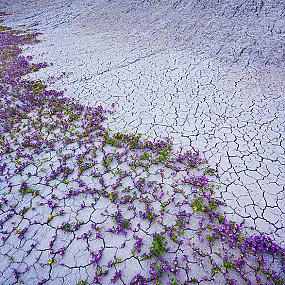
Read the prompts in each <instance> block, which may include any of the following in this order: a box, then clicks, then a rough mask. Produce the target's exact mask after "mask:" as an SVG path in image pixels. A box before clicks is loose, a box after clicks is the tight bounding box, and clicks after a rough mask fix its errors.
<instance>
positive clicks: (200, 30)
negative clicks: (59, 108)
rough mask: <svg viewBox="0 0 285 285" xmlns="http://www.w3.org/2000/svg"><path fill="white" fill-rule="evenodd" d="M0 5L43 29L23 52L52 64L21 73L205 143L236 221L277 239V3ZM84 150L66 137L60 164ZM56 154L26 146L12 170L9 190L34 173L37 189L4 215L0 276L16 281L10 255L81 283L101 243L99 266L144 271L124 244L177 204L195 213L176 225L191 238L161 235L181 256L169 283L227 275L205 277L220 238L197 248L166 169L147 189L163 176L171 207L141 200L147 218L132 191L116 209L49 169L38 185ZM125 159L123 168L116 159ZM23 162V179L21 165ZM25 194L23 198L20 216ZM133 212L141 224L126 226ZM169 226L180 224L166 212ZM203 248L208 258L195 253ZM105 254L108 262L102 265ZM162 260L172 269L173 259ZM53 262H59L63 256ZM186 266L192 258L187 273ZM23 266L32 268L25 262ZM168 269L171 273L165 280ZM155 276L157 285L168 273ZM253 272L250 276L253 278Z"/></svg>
mask: <svg viewBox="0 0 285 285" xmlns="http://www.w3.org/2000/svg"><path fill="white" fill-rule="evenodd" d="M94 2H96V3H94ZM0 9H1V10H2V11H3V10H5V11H7V12H10V13H11V15H8V16H6V17H5V24H7V25H8V26H12V27H16V26H17V27H22V29H26V28H27V27H30V28H31V29H35V28H36V29H37V30H38V31H40V32H42V33H43V34H42V35H41V36H40V37H39V38H40V39H41V40H42V42H41V43H39V44H37V45H33V46H29V47H26V48H25V51H26V54H32V55H33V56H34V61H35V62H39V61H47V62H53V66H49V67H47V68H45V69H41V70H40V71H38V72H36V73H34V74H33V75H29V76H30V78H34V79H38V78H41V79H42V80H43V81H44V82H48V85H49V87H51V88H56V89H59V90H63V89H65V96H67V97H70V98H75V99H78V100H79V102H80V103H82V104H84V105H90V106H98V105H103V106H104V107H106V108H107V109H108V108H109V107H110V106H111V105H112V104H113V103H115V112H114V113H112V114H110V115H108V116H107V117H108V122H107V124H108V126H109V127H110V129H111V130H112V131H132V132H134V133H143V134H144V135H146V136H148V137H152V138H156V137H163V136H165V137H171V138H172V139H173V142H174V149H179V147H180V146H181V145H183V146H190V148H192V150H193V151H196V150H199V151H202V152H203V153H204V156H205V157H206V158H207V159H208V160H209V162H210V165H215V164H216V163H218V164H219V169H220V174H221V178H220V184H221V188H220V189H219V190H217V191H216V194H215V195H216V196H218V197H220V200H221V201H223V202H225V204H226V206H225V211H226V213H227V217H228V218H229V219H232V220H234V221H237V222H241V221H242V220H245V227H246V228H247V229H248V230H250V231H253V232H264V233H266V234H269V235H270V236H271V238H272V239H274V240H275V241H277V242H278V243H279V244H283V245H284V238H285V230H284V223H285V219H284V217H285V210H284V209H285V191H284V184H285V183H284V182H285V178H284V176H285V175H284V173H285V171H284V170H285V168H284V163H285V159H284V158H285V155H284V148H285V144H284V117H285V110H284V90H285V80H284V67H285V65H284V54H285V51H284V47H285V44H284V42H285V35H284V33H285V20H284V17H285V3H284V1H272V2H271V1H183V0H181V1H123V0H121V1H119V0H118V1H79V0H77V1H72V3H70V1H14V2H13V3H10V1H7V2H5V1H2V2H1V4H0ZM36 23H37V25H35V24H36ZM22 25H23V26H22ZM93 147H94V146H93ZM97 147H98V149H99V150H101V148H100V146H97ZM95 148H96V146H95ZM188 148H189V147H188ZM82 151H83V154H84V155H83V157H84V158H85V159H87V161H88V159H90V157H89V156H88V155H89V154H88V155H87V154H86V150H76V148H75V146H74V145H72V144H70V145H69V146H68V148H67V149H64V152H63V153H65V152H66V153H72V154H73V155H74V157H71V158H69V157H67V158H66V161H67V164H68V166H70V167H72V165H73V164H74V163H75V162H74V161H75V160H74V159H75V156H76V157H78V155H79V154H80V152H82ZM88 151H89V149H88ZM112 151H114V150H113V149H112V148H111V149H106V150H104V149H102V152H103V154H101V155H102V157H100V155H99V154H98V153H97V154H96V155H97V156H98V157H99V158H98V159H99V160H98V161H99V162H97V163H98V164H99V165H100V164H102V162H103V161H105V160H106V157H104V155H106V153H107V157H108V153H109V152H110V153H111V152H112ZM77 152H79V153H77ZM98 152H99V151H98ZM27 154H28V153H27ZM132 155H133V154H132V151H130V153H128V154H126V156H127V157H128V159H132ZM59 158H60V157H59ZM59 158H58V154H57V153H56V152H55V151H54V152H49V153H47V154H46V156H43V154H42V153H41V154H39V156H38V157H37V156H36V154H35V156H34V158H33V164H32V165H29V166H28V167H27V168H26V169H25V170H24V172H23V173H22V175H21V176H19V177H12V178H13V181H12V183H13V185H14V188H15V189H16V188H17V187H18V188H19V189H21V188H20V187H21V180H22V179H24V180H25V181H26V180H27V181H29V184H31V185H40V187H39V188H40V192H41V194H40V197H38V196H36V197H32V196H31V195H30V194H31V193H30V194H28V195H24V196H22V195H20V194H18V196H17V195H16V196H15V199H16V200H15V201H17V203H18V206H17V207H18V208H17V209H16V210H15V213H16V215H14V216H13V217H12V219H15V220H12V224H13V223H14V227H15V230H18V233H17V234H16V235H13V234H12V233H10V234H9V238H8V239H7V242H6V244H5V246H4V247H2V249H1V254H2V260H1V272H2V276H0V281H1V282H2V283H3V284H12V283H13V282H14V283H16V279H17V278H15V276H14V275H15V271H14V275H13V273H12V272H11V268H12V267H13V268H18V266H19V268H18V269H17V270H19V272H20V271H21V272H22V276H23V280H24V282H25V283H27V284H36V282H41V281H40V280H42V282H45V280H46V281H47V283H48V284H76V282H77V281H78V280H82V282H83V280H85V279H87V280H88V282H90V283H91V282H92V280H93V281H94V279H93V278H94V276H93V275H94V263H95V264H97V263H96V261H94V260H96V254H97V255H99V256H100V249H101V248H104V256H103V257H102V259H100V262H101V264H100V268H101V269H100V270H106V268H109V270H110V273H109V275H111V277H112V276H113V278H114V282H117V283H118V284H120V283H121V284H129V283H130V282H131V279H132V277H133V276H132V274H129V276H128V275H126V274H125V275H122V276H119V273H118V272H120V271H122V272H126V271H129V270H130V269H131V271H130V272H131V273H134V272H135V273H138V272H139V273H140V274H142V275H144V273H145V272H149V266H150V267H151V265H150V264H149V261H148V260H147V259H146V261H145V260H144V261H142V260H140V258H138V257H137V255H136V254H138V253H137V252H135V253H134V252H132V254H130V252H131V250H132V249H133V246H134V242H135V241H137V243H138V244H139V241H140V238H142V237H143V238H144V244H145V245H151V244H152V242H151V240H152V239H153V237H152V234H154V232H156V231H162V230H163V228H160V227H161V226H162V225H165V223H166V225H168V226H173V224H172V223H173V221H172V220H175V219H176V217H177V215H178V212H179V210H186V211H187V213H188V214H189V213H190V214H194V221H195V222H194V224H192V225H191V229H190V228H189V229H187V230H186V233H185V232H184V233H183V234H182V236H183V237H184V236H188V237H189V236H190V237H191V238H190V239H189V241H187V242H188V244H187V243H186V244H184V245H183V246H182V248H181V245H179V243H178V244H176V243H175V241H173V240H172V239H171V238H170V243H171V242H172V243H173V244H171V250H172V255H171V258H178V261H177V262H178V265H177V267H179V266H180V267H182V268H184V269H183V270H185V272H184V271H183V270H181V272H183V273H181V272H180V275H179V274H178V277H177V280H178V282H181V283H182V282H183V281H185V280H188V281H189V282H190V281H191V278H194V277H195V278H197V280H200V283H201V284H230V283H226V282H229V281H228V280H226V279H225V278H224V276H223V274H222V273H218V274H217V275H216V280H215V281H214V280H212V279H211V278H210V279H209V281H207V279H206V280H204V281H203V280H202V278H203V276H204V275H206V272H207V273H209V271H211V270H212V268H215V267H213V262H214V263H217V264H219V266H220V263H223V262H221V261H220V263H219V262H218V261H217V260H216V259H215V257H213V256H212V255H214V253H213V252H219V250H218V249H220V251H222V252H223V251H224V248H225V246H224V245H223V243H221V244H220V245H219V244H218V245H217V248H218V249H217V248H215V249H212V247H209V246H208V245H207V244H205V245H203V246H201V248H196V246H197V244H199V242H200V241H199V239H197V236H195V234H192V233H191V231H193V232H194V233H195V230H196V228H197V225H199V223H201V221H200V220H199V215H198V216H197V217H196V216H195V215H196V214H195V213H192V212H191V211H192V210H193V207H192V210H191V203H188V204H187V203H186V202H185V200H184V199H185V197H184V196H183V195H182V194H181V193H180V194H178V193H176V192H175V191H176V190H175V187H173V188H174V190H173V189H172V188H171V187H172V186H171V183H173V182H172V180H171V179H172V176H171V174H169V173H166V174H163V175H162V174H159V173H157V169H156V170H153V172H154V173H152V175H154V176H155V178H154V177H152V178H153V179H154V180H155V181H156V183H158V185H155V186H150V185H148V187H154V189H156V191H158V190H157V187H158V188H159V187H160V185H162V184H163V185H164V187H166V189H163V191H165V192H166V193H167V194H166V196H167V197H168V198H167V199H170V198H171V197H172V198H173V197H174V196H175V201H173V202H175V204H176V206H177V207H178V208H177V209H176V210H177V211H178V212H176V210H173V209H170V210H168V211H169V212H168V211H166V214H165V215H166V217H164V218H161V217H160V218H157V219H158V220H156V221H155V222H153V221H152V218H153V217H152V215H151V214H148V213H149V211H148V209H144V211H145V214H146V215H148V216H147V217H148V218H147V219H146V217H143V216H139V217H137V216H136V215H138V213H137V212H136V211H141V208H140V207H141V206H140V205H139V203H141V201H140V202H137V203H138V205H134V208H130V209H128V210H126V211H125V209H123V206H122V208H120V207H119V208H118V206H117V205H116V204H114V203H113V202H114V201H113V200H114V199H113V198H112V196H111V197H110V196H109V195H110V193H109V192H108V194H106V195H105V196H106V197H105V196H104V197H101V196H100V195H99V197H95V198H94V197H93V196H92V197H89V196H88V195H87V196H86V197H85V196H82V197H81V196H80V195H79V196H78V193H77V194H76V195H75V194H73V193H70V194H68V191H70V188H71V189H72V187H75V188H76V187H78V185H76V183H78V181H72V182H70V183H68V184H66V183H64V181H62V180H59V181H57V179H56V181H51V182H50V183H49V185H45V183H42V179H41V176H42V178H44V177H46V175H47V174H49V175H50V171H51V170H56V169H57V167H58V165H60V164H61V162H60V160H59ZM7 159H8V158H7ZM13 159H14V160H15V159H16V158H15V157H13V158H11V160H13ZM25 159H27V157H26V158H25ZM13 163H15V162H13ZM12 165H13V164H12V162H11V165H10V167H12ZM50 167H51V169H49V168H50ZM46 169H48V170H47V171H46V172H45V170H46ZM97 170H98V169H97ZM123 170H124V171H128V170H129V169H128V167H127V166H125V165H124V166H123ZM98 171H101V169H99V170H98ZM141 171H142V170H141ZM29 172H30V173H32V174H33V175H32V177H28V176H27V173H29ZM59 172H60V171H59ZM41 174H42V175H41ZM88 174H90V173H89V172H87V173H84V175H83V177H82V176H81V178H82V180H83V181H84V182H85V183H87V185H89V184H91V183H95V184H96V183H99V182H98V181H97V180H96V179H97V178H96V173H95V178H94V177H92V178H91V177H90V175H89V176H88ZM116 175H118V173H113V176H112V177H107V178H106V179H107V180H108V181H111V182H110V183H115V182H114V181H113V180H112V179H115V178H116ZM143 175H148V174H146V173H145V172H144V171H142V172H141V173H140V172H139V171H138V173H136V175H135V176H133V177H132V179H134V181H135V182H134V181H133V182H132V183H139V181H137V180H136V179H139V178H140V177H141V176H143ZM167 175H169V177H168V176H167ZM165 176H166V177H165ZM69 178H70V177H69ZM72 178H73V177H72ZM17 179H18V180H17ZM161 179H162V180H161ZM167 179H170V181H171V182H169V181H168V180H167ZM177 179H179V177H177ZM181 179H182V178H181ZM71 180H72V179H71ZM151 181H153V180H152V179H151ZM117 182H118V181H117ZM180 182H181V181H180ZM72 183H74V184H75V185H73V184H72ZM122 183H126V184H128V183H130V181H127V182H126V181H124V182H122ZM154 184H155V183H154ZM167 185H168V187H169V188H167ZM130 187H131V188H136V187H138V186H137V185H136V184H131V185H130ZM143 187H144V186H143V185H141V189H143ZM2 188H3V189H5V190H7V189H8V188H9V185H6V184H5V182H4V181H3V182H2ZM18 188H17V189H16V191H18V190H19V189H18ZM32 188H33V187H32ZM107 188H108V187H106V189H107ZM160 190H161V189H160ZM107 191H109V190H108V189H107ZM161 191H162V190H161ZM163 191H162V192H163ZM173 191H174V192H173ZM142 193H143V194H144V195H146V194H145V193H144V192H143V191H142ZM174 193H176V194H175V195H174ZM10 194H11V193H10ZM192 194H193V193H192ZM29 195H30V196H29ZM53 195H55V196H53ZM66 195H67V196H66ZM112 195H113V194H112ZM141 195H142V194H141ZM159 195H161V193H160V192H159V191H158V193H157V196H155V197H153V196H152V195H151V194H149V196H152V197H143V199H147V200H148V201H151V202H150V204H151V206H152V212H153V213H154V216H155V215H156V214H158V213H160V212H159V211H160V208H159V207H160V205H159V204H157V203H158V201H156V199H157V198H159V197H160V196H159ZM173 195H174V196H173ZM180 195H181V196H180ZM95 196H96V195H95ZM124 196H127V195H126V194H124ZM146 196H147V195H146ZM190 196H191V195H190ZM140 198H142V197H140ZM17 199H18V200H17ZM57 199H58V202H56V201H55V200H57ZM106 199H107V200H108V202H106ZM167 201H168V202H169V200H167ZM2 202H3V203H4V202H5V201H4V200H3V201H2ZM54 203H57V204H58V205H56V206H54ZM26 205H29V207H30V210H29V211H27V213H24V214H25V219H24V220H21V218H20V217H21V216H22V212H21V211H23V207H24V206H25V207H26ZM33 207H35V210H33ZM53 207H54V208H53ZM57 207H58V208H57ZM136 207H137V208H136ZM53 209H55V210H53ZM61 210H64V213H62V212H60V211H61ZM120 211H123V212H124V215H126V216H124V217H123V218H124V219H127V220H128V219H129V220H131V221H132V226H133V227H134V228H135V230H134V231H133V233H132V234H133V235H136V237H135V236H133V235H131V236H130V233H129V232H128V233H127V234H126V235H124V234H123V235H122V236H120V235H115V236H114V235H112V234H110V233H109V232H108V230H107V229H108V228H109V227H112V226H113V223H114V222H117V221H116V219H115V218H114V216H116V215H118V212H120ZM24 212H25V209H24ZM194 212H195V211H194ZM140 215H143V213H141V214H140ZM149 215H150V216H149ZM168 215H169V217H168ZM102 217H103V218H102ZM118 217H120V215H118ZM114 219H115V220H114ZM124 219H123V221H124ZM32 221H36V223H35V224H33V225H32V226H31V227H32V229H29V231H28V232H27V233H26V234H25V232H24V233H23V234H25V239H21V238H20V239H19V238H18V237H17V235H21V234H22V233H21V229H23V228H25V227H26V226H27V225H31V222H32ZM63 222H65V223H66V224H62V223H63ZM9 223H10V222H9ZM81 223H82V224H81ZM137 223H139V224H141V223H142V224H141V225H140V226H136V225H137ZM195 223H196V224H195ZM10 225H11V224H10ZM101 225H103V229H101ZM174 225H176V226H177V223H176V222H175V221H174ZM6 226H7V225H6ZM136 227H137V228H136ZM250 227H252V228H251V229H250ZM77 228H78V229H77ZM126 228H127V229H128V225H126ZM5 230H6V231H7V230H8V231H9V229H7V228H5ZM19 231H20V232H19ZM100 231H103V232H102V233H100ZM188 231H189V232H188ZM139 233H140V234H141V235H140V234H139ZM97 234H98V235H99V236H98V237H97ZM207 234H208V235H209V233H207ZM207 234H206V235H207ZM101 235H102V236H101ZM172 238H173V237H172ZM204 238H205V237H204ZM53 240H54V242H52V245H51V246H50V242H51V241H53ZM34 243H35V244H34ZM36 243H37V244H36ZM193 243H194V244H196V246H194V245H193ZM187 246H188V247H191V254H193V252H196V254H194V258H193V259H191V258H192V257H191V258H190V259H189V260H188V259H187V258H188V257H187V258H186V257H183V253H184V252H187V250H189V248H187ZM183 247H186V248H183ZM198 247H199V246H198ZM83 248H84V250H82V249H83ZM221 248H222V249H221ZM92 249H96V253H94V252H92ZM148 249H149V248H147V247H146V248H143V246H142V249H141V250H142V252H145V253H146V252H148ZM30 253H31V254H30ZM86 253H88V256H87V254H86ZM188 253H189V252H188ZM3 254H4V255H3ZM191 254H190V255H191ZM138 255H139V254H138ZM208 255H209V256H211V257H210V258H206V256H208ZM61 256H62V257H61ZM94 256H95V257H94ZM197 256H198V257H197ZM90 258H91V260H90ZM112 258H113V260H111V259H112ZM116 258H117V260H116ZM220 258H221V257H220ZM213 260H214V261H213ZM11 262H12V263H13V266H12V267H11ZM108 262H111V263H112V264H111V266H110V267H108ZM172 262H173V264H174V265H173V264H172V265H173V267H174V268H176V264H175V262H176V261H175V260H174V261H173V260H172ZM49 263H51V264H49ZM53 263H54V264H53ZM61 263H62V264H64V266H62V267H60V266H59V264H61ZM98 264H99V263H98ZM98 264H97V265H98ZM182 264H184V265H182ZM185 264H186V265H187V266H189V268H191V270H190V269H189V272H190V273H188V272H187V270H188V269H187V270H186V267H185V266H186V265H185ZM271 264H272V263H271ZM274 264H275V263H274V262H273V265H274ZM31 265H32V266H31ZM224 265H225V264H224ZM275 265H276V264H275ZM26 266H31V268H30V269H29V271H27V273H25V267H26ZM183 266H184V267H183ZM211 266H212V268H211ZM276 266H277V268H278V262H277V265H276ZM97 268H98V267H97ZM102 268H103V269H102ZM198 268H199V269H198ZM96 270H99V269H96ZM174 271H175V270H174ZM91 272H92V273H91ZM100 273H102V272H100ZM92 274H93V275H92ZM116 274H117V275H118V276H116V277H114V276H115V275H116ZM188 274H189V276H188ZM191 274H192V275H191ZM99 275H100V274H99ZM101 275H102V274H101ZM101 275H100V276H101ZM210 275H211V274H210ZM103 276H104V275H103ZM193 276H194V277H193ZM101 277H102V276H101ZM90 278H91V279H90ZM102 278H103V277H102ZM104 278H105V277H104ZM104 278H103V279H102V280H101V279H100V280H99V282H101V284H109V283H110V282H112V281H110V278H109V277H108V278H109V279H108V278H107V277H106V278H105V279H104ZM19 280H20V279H19ZM19 280H18V281H19ZM168 280H169V284H170V282H172V281H171V278H170V277H169V278H168ZM225 280H226V281H225ZM192 281H193V280H192ZM149 282H150V283H151V282H154V280H151V281H149ZM161 282H162V284H168V283H166V282H167V280H166V279H165V280H162V281H161ZM239 282H240V284H243V283H242V282H243V281H239ZM252 282H253V283H252V284H258V283H257V282H258V281H257V279H255V281H252ZM255 282H256V283H255ZM268 282H269V281H268ZM82 284H84V283H82ZM134 284H135V283H134ZM138 284H139V283H138ZM142 284H144V283H142ZM173 284H176V283H173ZM178 284H179V283H178ZM244 284H248V283H246V281H244ZM262 284H266V283H262ZM268 284H274V283H268Z"/></svg>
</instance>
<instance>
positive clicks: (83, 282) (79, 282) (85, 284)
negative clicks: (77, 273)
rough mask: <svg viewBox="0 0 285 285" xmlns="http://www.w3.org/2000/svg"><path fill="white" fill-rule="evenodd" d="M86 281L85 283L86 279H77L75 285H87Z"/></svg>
mask: <svg viewBox="0 0 285 285" xmlns="http://www.w3.org/2000/svg"><path fill="white" fill-rule="evenodd" d="M87 284H88V283H87V280H86V279H85V280H79V281H78V282H77V285H87Z"/></svg>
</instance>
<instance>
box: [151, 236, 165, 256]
mask: <svg viewBox="0 0 285 285" xmlns="http://www.w3.org/2000/svg"><path fill="white" fill-rule="evenodd" d="M150 252H151V254H152V255H154V256H155V257H159V256H162V255H163V254H164V253H165V252H167V249H166V243H165V238H164V237H163V236H162V235H158V234H157V235H155V236H154V237H153V239H152V244H151V247H150Z"/></svg>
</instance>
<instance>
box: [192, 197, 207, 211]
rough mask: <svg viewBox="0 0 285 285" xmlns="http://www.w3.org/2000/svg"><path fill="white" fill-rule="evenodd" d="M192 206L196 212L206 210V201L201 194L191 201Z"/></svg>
mask: <svg viewBox="0 0 285 285" xmlns="http://www.w3.org/2000/svg"><path fill="white" fill-rule="evenodd" d="M191 207H192V209H193V211H194V212H202V211H204V209H205V208H204V201H203V199H202V197H201V196H198V197H197V198H196V199H194V200H193V201H192V203H191Z"/></svg>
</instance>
